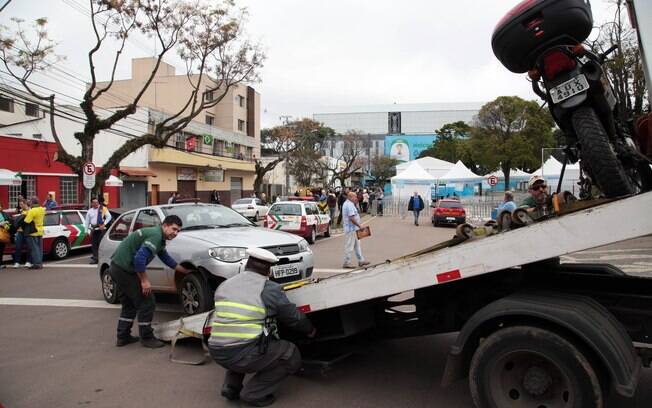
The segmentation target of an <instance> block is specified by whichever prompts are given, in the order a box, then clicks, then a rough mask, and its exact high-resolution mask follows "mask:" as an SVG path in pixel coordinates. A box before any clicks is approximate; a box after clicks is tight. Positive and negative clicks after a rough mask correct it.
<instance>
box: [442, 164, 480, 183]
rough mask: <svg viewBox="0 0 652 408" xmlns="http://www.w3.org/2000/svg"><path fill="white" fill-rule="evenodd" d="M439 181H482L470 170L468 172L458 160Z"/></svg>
mask: <svg viewBox="0 0 652 408" xmlns="http://www.w3.org/2000/svg"><path fill="white" fill-rule="evenodd" d="M439 180H441V181H446V182H449V183H457V182H465V181H467V182H469V181H471V182H472V181H477V182H479V181H482V176H478V175H477V174H475V173H474V172H472V171H471V170H469V168H468V167H466V166H465V165H464V163H462V161H461V160H458V161H457V163H455V165H454V166H453V167H452V168H451V169H450V170H449V171H448V172H446V174H444V175H443V176H441V177H440V178H439Z"/></svg>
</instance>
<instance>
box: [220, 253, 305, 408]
mask: <svg viewBox="0 0 652 408" xmlns="http://www.w3.org/2000/svg"><path fill="white" fill-rule="evenodd" d="M246 253H247V255H248V260H247V264H246V266H245V270H244V271H243V272H241V273H239V274H236V275H235V276H233V277H232V278H229V279H227V280H226V281H224V282H223V283H222V284H220V286H218V288H217V291H216V292H215V313H214V320H213V324H212V330H211V336H210V338H209V339H208V350H209V352H210V354H211V357H213V359H214V360H215V362H216V363H217V364H219V365H221V366H222V367H224V368H225V369H226V375H225V376H224V384H223V385H222V392H221V394H222V396H223V397H225V398H227V399H229V400H237V399H241V400H242V401H243V402H245V403H247V404H249V405H253V406H256V407H264V406H268V405H271V404H273V403H274V401H275V396H274V392H275V391H276V389H277V388H278V387H279V385H280V384H281V382H282V381H283V380H284V379H285V378H286V377H287V376H288V375H290V374H292V373H294V372H296V371H297V370H299V368H301V354H300V353H299V349H298V348H297V346H295V345H294V344H293V343H291V342H289V341H287V340H284V339H280V338H279V334H278V329H277V328H278V324H277V323H280V324H282V325H283V327H287V328H289V329H291V330H293V331H296V332H298V333H301V334H304V335H307V336H308V337H309V338H313V337H315V335H316V330H315V328H314V327H313V325H312V324H311V323H310V320H308V318H307V317H306V316H305V315H304V314H303V313H302V312H300V311H298V310H297V306H296V305H295V304H293V303H292V302H290V301H289V300H288V298H287V296H286V295H285V292H284V291H283V288H282V287H281V286H280V285H279V284H278V283H276V282H272V281H270V280H269V279H268V277H269V274H270V270H271V267H272V265H275V264H277V263H278V261H279V259H278V258H277V257H276V255H274V254H273V253H271V252H270V251H268V250H266V249H262V248H249V249H247V251H246ZM246 374H253V376H252V377H251V378H250V379H249V381H247V383H246V384H244V385H243V381H244V378H245V375H246Z"/></svg>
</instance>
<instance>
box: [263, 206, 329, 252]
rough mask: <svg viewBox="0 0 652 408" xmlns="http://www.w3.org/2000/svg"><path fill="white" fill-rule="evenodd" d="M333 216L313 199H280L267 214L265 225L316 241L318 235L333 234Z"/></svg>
mask: <svg viewBox="0 0 652 408" xmlns="http://www.w3.org/2000/svg"><path fill="white" fill-rule="evenodd" d="M330 222H331V217H330V216H329V215H328V214H326V213H324V212H322V211H321V210H320V209H319V207H317V203H315V202H312V201H280V202H278V203H274V204H273V205H272V206H271V207H270V208H269V211H268V212H267V215H265V218H264V222H263V226H264V227H265V228H270V229H273V230H278V231H283V232H289V233H291V234H297V235H300V236H302V237H304V238H305V239H306V240H307V241H308V242H309V243H311V244H313V243H315V239H316V238H317V235H324V236H325V237H330V236H331V227H330Z"/></svg>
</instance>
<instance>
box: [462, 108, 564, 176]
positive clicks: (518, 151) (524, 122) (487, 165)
mask: <svg viewBox="0 0 652 408" xmlns="http://www.w3.org/2000/svg"><path fill="white" fill-rule="evenodd" d="M553 126H554V122H553V120H552V117H551V115H550V113H549V112H548V110H547V109H540V108H539V105H538V104H537V103H536V102H534V101H525V100H523V99H521V98H519V97H517V96H500V97H498V98H496V99H495V100H494V101H492V102H489V103H487V104H485V105H484V106H483V107H482V108H481V109H480V112H479V113H478V116H477V119H476V124H475V126H474V127H473V129H472V130H471V138H470V141H469V142H470V144H471V146H472V149H473V158H474V160H476V161H477V164H478V166H479V167H480V169H482V170H483V172H486V171H491V170H495V169H496V168H500V169H501V170H502V171H503V173H504V174H505V187H506V188H508V186H509V173H510V169H512V168H515V167H518V168H522V169H524V170H526V171H532V170H534V169H536V168H538V167H539V165H540V163H541V148H542V147H554V146H555V145H556V143H555V139H554V137H553V134H552V129H553Z"/></svg>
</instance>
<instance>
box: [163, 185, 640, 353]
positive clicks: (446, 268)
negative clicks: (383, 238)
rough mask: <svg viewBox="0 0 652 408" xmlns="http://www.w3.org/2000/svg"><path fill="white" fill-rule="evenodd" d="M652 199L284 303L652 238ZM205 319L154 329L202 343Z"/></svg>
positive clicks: (314, 303)
mask: <svg viewBox="0 0 652 408" xmlns="http://www.w3.org/2000/svg"><path fill="white" fill-rule="evenodd" d="M651 209H652V192H648V193H645V194H640V195H637V196H633V197H628V198H623V199H620V200H617V201H613V202H609V203H605V204H601V205H597V206H595V207H590V208H586V209H583V210H580V211H577V212H574V213H570V214H566V215H563V216H558V217H552V218H549V219H546V220H544V221H541V222H537V223H535V224H532V225H529V226H527V227H523V228H519V229H514V230H510V231H506V232H504V233H500V234H496V235H492V236H490V237H487V238H484V239H478V240H469V241H465V242H462V243H459V244H457V245H455V242H451V244H452V245H453V246H449V247H444V248H442V245H441V244H438V245H435V246H433V247H432V249H428V248H426V249H424V250H421V251H418V252H415V253H413V254H409V255H406V256H403V257H400V258H397V259H394V260H388V261H386V262H384V263H381V264H377V265H372V266H369V267H366V268H363V269H357V270H353V271H351V272H348V273H343V274H340V275H335V276H333V277H329V278H325V279H313V280H309V281H304V282H300V283H299V284H296V285H289V287H288V288H286V289H287V296H288V298H289V299H290V300H291V301H292V302H294V303H295V304H296V305H297V307H298V308H299V310H301V311H303V312H305V313H310V312H316V311H320V310H325V309H330V308H335V307H340V306H344V305H349V304H353V303H358V302H363V301H366V300H370V299H376V298H382V297H388V296H391V295H395V294H398V293H401V292H406V291H410V290H415V289H420V288H425V287H429V286H434V285H439V284H444V283H446V282H452V281H457V280H462V279H466V278H470V277H473V276H478V275H483V274H487V273H491V272H495V271H499V270H503V269H507V268H513V267H518V266H520V265H525V264H529V263H533V262H537V261H542V260H546V259H550V258H554V257H558V256H561V255H566V254H570V253H573V252H578V251H583V250H586V249H590V248H595V247H598V246H602V245H608V244H612V243H616V242H620V241H624V240H627V239H632V238H637V237H641V236H644V235H648V234H652V215H650V214H649V211H650V210H651ZM208 313H210V312H206V313H202V314H198V315H195V316H188V317H184V318H183V319H180V320H174V321H171V322H167V323H160V324H157V325H155V331H156V335H157V336H158V337H159V338H160V339H162V340H165V341H172V340H173V339H178V338H179V337H189V336H188V333H195V334H196V335H199V336H201V334H202V333H203V331H204V327H205V325H206V322H207V320H209V319H207V317H208Z"/></svg>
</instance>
